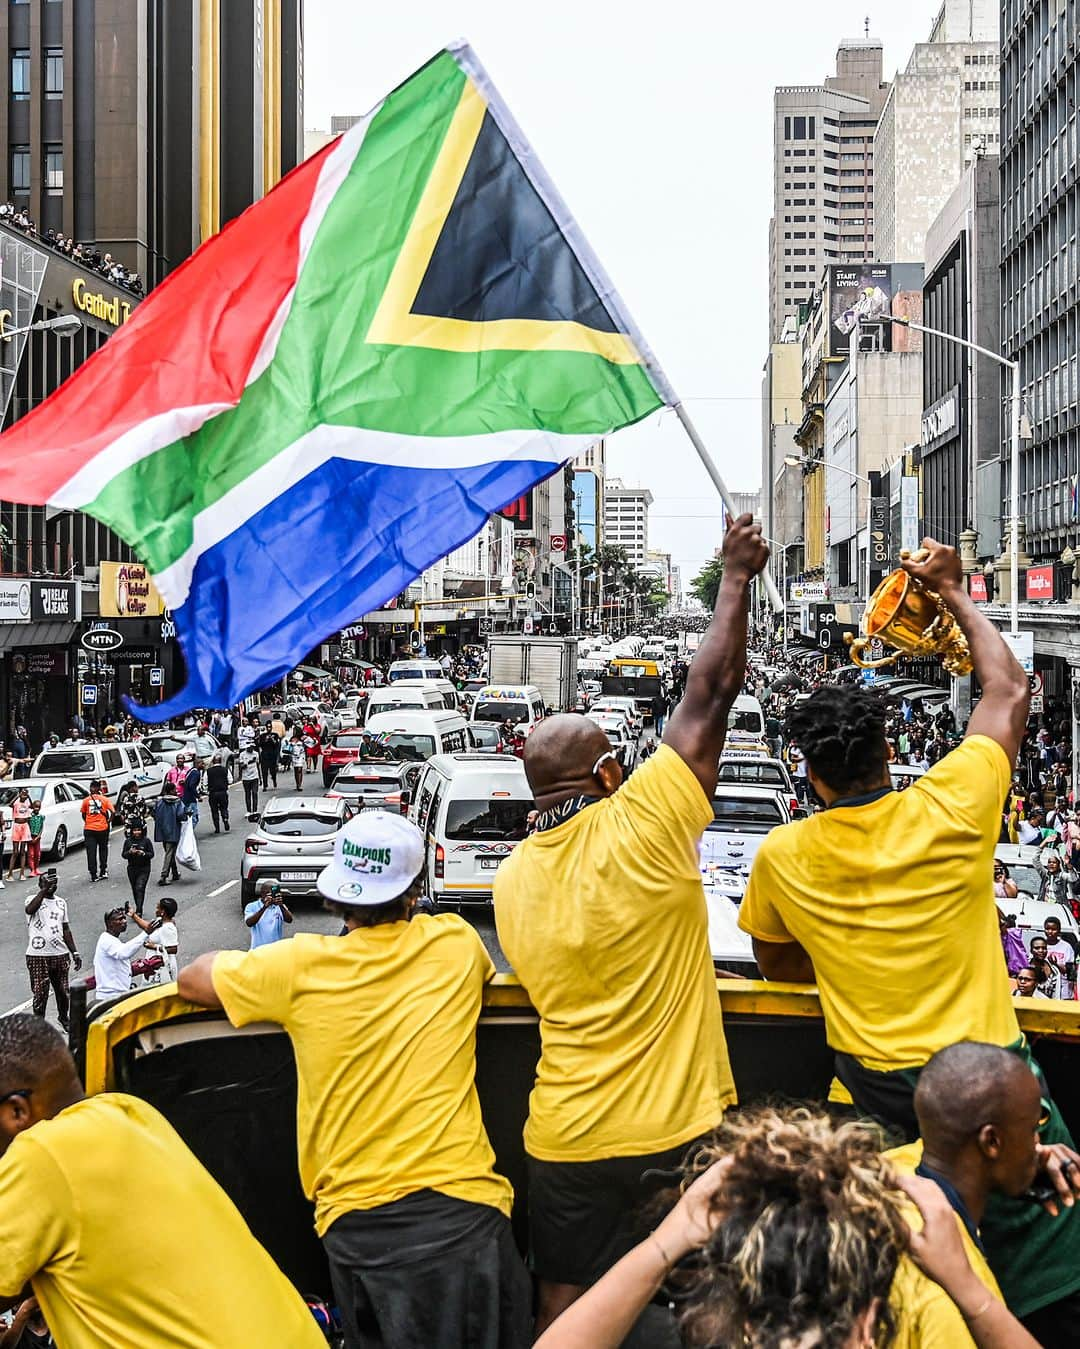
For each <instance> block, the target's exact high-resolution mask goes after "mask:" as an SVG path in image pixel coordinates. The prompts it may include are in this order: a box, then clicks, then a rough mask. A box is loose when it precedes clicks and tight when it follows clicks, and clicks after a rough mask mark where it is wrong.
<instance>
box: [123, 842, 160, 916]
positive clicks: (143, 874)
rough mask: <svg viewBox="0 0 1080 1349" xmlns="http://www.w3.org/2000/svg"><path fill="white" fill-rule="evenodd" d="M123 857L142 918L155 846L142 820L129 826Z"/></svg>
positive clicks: (133, 897)
mask: <svg viewBox="0 0 1080 1349" xmlns="http://www.w3.org/2000/svg"><path fill="white" fill-rule="evenodd" d="M121 856H122V857H123V858H124V861H125V862H127V874H128V884H129V885H130V886H131V899H132V903H133V904H134V905H135V912H136V913H137V914H138V915H139V917H140V918H141V917H142V911H143V901H144V900H145V897H146V883H147V881H148V880H149V879H150V872H151V871H152V870H153V864H154V845H153V843H152V842H151V841H150V839H149V838H148V837H147V833H146V825H145V824H144V823H143V821H142V820H140V819H134V820H132V821H131V823H130V824H129V825H128V830H127V838H125V839H124V847H123V851H122V853H121Z"/></svg>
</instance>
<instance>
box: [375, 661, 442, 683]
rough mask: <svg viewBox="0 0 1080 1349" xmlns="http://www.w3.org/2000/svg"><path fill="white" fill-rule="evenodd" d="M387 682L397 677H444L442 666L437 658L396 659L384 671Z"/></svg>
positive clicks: (396, 679)
mask: <svg viewBox="0 0 1080 1349" xmlns="http://www.w3.org/2000/svg"><path fill="white" fill-rule="evenodd" d="M386 678H387V682H388V683H391V684H395V683H397V681H398V680H399V679H445V678H446V676H445V675H444V674H443V667H442V666H441V665H440V664H439V662H438V661H437V660H396V661H394V662H393V664H392V665H391V666H390V668H389V669H388V670H387V672H386Z"/></svg>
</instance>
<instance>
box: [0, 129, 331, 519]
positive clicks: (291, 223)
mask: <svg viewBox="0 0 1080 1349" xmlns="http://www.w3.org/2000/svg"><path fill="white" fill-rule="evenodd" d="M336 145H337V142H336V141H334V142H331V143H330V144H329V145H327V146H326V147H325V148H324V149H322V150H321V151H319V153H318V154H316V155H313V156H312V157H311V158H310V159H307V160H305V161H304V162H303V163H302V164H299V165H297V167H296V168H295V169H293V171H292V172H291V173H290V174H288V175H287V177H285V178H283V179H282V181H281V182H280V183H279V184H278V185H277V187H275V188H274V190H273V191H272V192H270V193H269V194H268V195H267V196H266V197H264V198H263V199H262V200H261V201H258V202H256V203H255V205H254V206H250V207H249V208H248V209H247V210H246V211H245V212H244V213H243V214H242V215H240V216H238V217H237V218H236V219H235V220H233V221H231V222H230V223H229V224H228V225H227V226H226V227H225V228H224V229H223V230H222V231H221V233H220V234H217V235H215V236H214V237H213V238H212V239H209V240H207V242H206V243H204V244H203V245H202V247H201V248H199V249H198V250H197V251H196V252H195V253H194V254H192V256H191V257H190V258H188V259H187V261H186V262H184V263H183V264H182V265H181V266H180V267H178V268H177V269H176V271H175V272H173V273H171V274H170V276H169V277H168V278H167V279H166V280H165V281H163V282H162V283H161V285H160V286H157V287H156V288H155V289H154V290H153V291H152V293H151V294H150V295H149V296H148V297H147V299H145V300H144V301H143V302H142V303H141V304H140V305H139V306H138V307H137V308H136V309H135V312H134V313H133V314H132V316H131V318H130V319H129V320H128V321H127V323H125V324H124V325H123V326H122V327H121V328H119V329H118V330H117V331H116V333H115V334H113V336H112V337H110V338H109V340H108V342H106V343H105V345H104V346H103V347H102V348H101V349H100V351H98V352H96V353H95V354H94V356H92V357H91V358H90V360H88V361H86V362H85V363H84V364H83V365H81V366H80V367H79V369H78V370H76V371H75V373H74V374H73V375H72V376H71V378H70V379H68V380H66V381H65V382H64V384H63V386H62V390H61V391H60V392H62V394H63V396H62V397H61V398H58V397H57V395H56V394H53V395H52V396H51V397H50V398H47V399H46V400H45V401H44V402H43V403H41V404H39V406H38V407H36V408H35V409H34V410H33V411H32V412H30V413H29V414H28V415H27V416H25V417H22V418H21V419H20V420H19V421H17V422H16V423H15V425H14V426H13V427H11V429H10V430H8V431H6V432H5V433H4V434H3V435H2V436H0V498H2V499H4V500H9V501H10V500H14V501H22V502H28V503H31V504H38V505H42V504H44V503H45V502H47V501H49V500H50V499H51V498H52V497H53V496H54V494H55V493H56V491H57V489H58V488H60V487H61V486H62V484H64V483H66V482H67V481H68V480H69V479H70V478H71V477H72V476H73V475H74V474H75V473H77V472H78V471H79V469H81V468H82V467H83V466H84V465H85V464H86V463H87V462H88V461H89V460H91V459H92V458H93V457H94V455H96V454H97V453H98V452H99V451H101V450H102V449H104V448H105V446H107V445H109V444H110V443H111V442H113V441H115V440H116V439H117V438H118V437H119V436H121V435H123V434H124V433H125V432H126V431H130V430H131V429H132V428H133V427H136V426H138V425H139V424H140V423H143V422H146V421H148V420H150V419H151V418H155V417H161V416H162V415H163V414H167V413H169V412H171V411H173V410H174V409H178V408H191V407H197V406H205V405H215V404H219V405H220V404H225V405H234V404H235V403H237V402H238V401H239V399H240V395H241V394H242V393H243V391H244V385H245V383H246V382H247V377H248V372H249V371H250V370H251V367H252V363H253V362H254V360H255V358H256V356H257V355H258V353H259V348H260V346H261V344H262V341H263V337H264V335H265V334H266V332H267V330H268V329H269V328H270V326H271V324H272V323H273V321H274V318H275V316H276V315H277V313H278V310H279V308H280V307H281V305H282V303H283V301H284V300H285V299H286V297H287V296H288V294H289V291H290V290H291V288H292V286H293V285H294V284H295V281H296V274H297V267H298V265H299V258H300V235H301V229H302V226H303V224H304V220H305V218H306V216H307V214H308V210H309V208H310V206H311V202H312V197H313V196H314V193H315V188H316V185H317V183H318V179H319V173H320V170H321V169H322V166H323V163H324V161H325V160H326V158H327V156H328V155H329V154H330V153H331V152H332V151H333V150H334V148H335V146H336ZM57 445H62V446H64V447H65V448H64V449H63V450H57V449H55V448H53V447H54V446H57Z"/></svg>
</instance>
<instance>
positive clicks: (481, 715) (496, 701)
mask: <svg viewBox="0 0 1080 1349" xmlns="http://www.w3.org/2000/svg"><path fill="white" fill-rule="evenodd" d="M469 720H470V721H497V722H500V723H501V722H504V721H507V720H510V721H512V722H514V723H515V725H517V726H519V727H520V729H521V731H522V734H524V735H528V734H529V732H530V731H531V730H532V729H533V727H534V726H536V725H538V724H539V723H540V722H541V721H543V720H544V695H543V694H542V693H541V692H540V690H539V689H538V688H537V687H536V685H535V684H486V685H485V686H484V687H483V688H482V689H481V690H480V692H479V693H478V694H477V695H476V702H475V703H473V706H472V715H471V716H470V718H469Z"/></svg>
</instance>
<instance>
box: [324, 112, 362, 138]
mask: <svg viewBox="0 0 1080 1349" xmlns="http://www.w3.org/2000/svg"><path fill="white" fill-rule="evenodd" d="M361 116H362V114H361V113H358V112H335V113H331V114H330V134H331V136H343V135H344V134H345V132H346V131H350V130H351V129H352V128H353V127H354V126H355V125H356V124H357V122H359V121H360V118H361Z"/></svg>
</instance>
